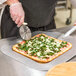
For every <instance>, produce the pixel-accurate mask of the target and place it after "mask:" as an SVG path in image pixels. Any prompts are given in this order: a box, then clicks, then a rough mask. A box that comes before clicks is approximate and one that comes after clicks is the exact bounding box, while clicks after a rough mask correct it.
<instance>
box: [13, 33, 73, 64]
mask: <svg viewBox="0 0 76 76" xmlns="http://www.w3.org/2000/svg"><path fill="white" fill-rule="evenodd" d="M38 35H40V34H38ZM43 35H45V34H43ZM36 36H37V35H35V36H34V37H36ZM45 36H47V35H45ZM34 37H32V38H34ZM48 37H50V36H48ZM50 38H53V37H50ZM53 39H56V38H53ZM56 40H58V39H56ZM58 41H60V42H61V41H62V40H58ZM68 43H69V42H68ZM69 44H70V47H69V48H67V49H66V50H65V51H61V52H59V53H57V54H55V55H54V56H52V57H50V58H49V59H46V60H44V59H39V58H36V57H34V56H30V55H28V54H25V53H23V52H21V51H19V50H17V49H16V46H17V45H18V44H15V45H14V46H13V47H12V49H13V51H15V52H17V53H19V54H22V55H24V56H26V57H28V58H30V59H32V60H35V61H37V62H40V63H47V62H50V61H52V60H53V59H55V58H57V57H58V56H60V55H62V54H64V53H65V52H67V51H68V50H70V49H71V48H72V44H71V43H69Z"/></svg>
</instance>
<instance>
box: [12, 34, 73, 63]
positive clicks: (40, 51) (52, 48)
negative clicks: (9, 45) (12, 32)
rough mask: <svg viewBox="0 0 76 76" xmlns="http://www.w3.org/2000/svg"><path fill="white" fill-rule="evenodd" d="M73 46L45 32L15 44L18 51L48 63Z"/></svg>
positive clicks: (14, 47)
mask: <svg viewBox="0 0 76 76" xmlns="http://www.w3.org/2000/svg"><path fill="white" fill-rule="evenodd" d="M71 48H72V44H71V43H69V42H66V41H61V40H58V39H56V38H53V37H50V36H47V35H45V34H38V35H36V36H34V37H32V38H31V39H30V40H25V41H22V42H21V43H18V44H15V45H14V46H13V51H16V52H18V53H20V54H22V55H24V56H26V57H29V58H30V59H33V60H35V61H37V62H41V63H47V62H50V61H52V60H53V59H55V58H57V57H58V56H60V55H62V54H63V53H65V52H66V51H68V50H69V49H71Z"/></svg>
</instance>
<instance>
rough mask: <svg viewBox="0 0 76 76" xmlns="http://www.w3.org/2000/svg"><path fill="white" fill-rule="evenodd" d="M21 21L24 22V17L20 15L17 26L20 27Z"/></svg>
mask: <svg viewBox="0 0 76 76" xmlns="http://www.w3.org/2000/svg"><path fill="white" fill-rule="evenodd" d="M23 22H24V18H23V17H22V18H21V19H20V21H19V23H18V25H17V26H18V27H20V26H21V25H22V24H23Z"/></svg>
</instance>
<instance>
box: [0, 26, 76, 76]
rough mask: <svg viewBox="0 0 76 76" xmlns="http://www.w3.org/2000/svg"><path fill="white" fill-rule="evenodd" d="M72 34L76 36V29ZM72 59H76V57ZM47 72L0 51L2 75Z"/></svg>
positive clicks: (31, 75) (35, 75) (38, 75)
mask: <svg viewBox="0 0 76 76" xmlns="http://www.w3.org/2000/svg"><path fill="white" fill-rule="evenodd" d="M71 27H72V26H68V27H64V28H59V29H55V30H51V31H55V32H56V31H57V32H61V33H65V32H66V31H67V30H69V29H71ZM49 31H50V30H49ZM71 36H73V37H76V31H75V32H74V33H73V34H72V35H71ZM72 60H73V61H76V57H74V59H72ZM46 72H47V71H39V70H34V69H30V68H28V67H27V66H25V65H24V64H21V63H20V62H18V61H16V60H14V59H12V58H10V57H8V56H6V55H4V54H3V53H2V52H0V76H45V74H46Z"/></svg>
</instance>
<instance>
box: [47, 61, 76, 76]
mask: <svg viewBox="0 0 76 76" xmlns="http://www.w3.org/2000/svg"><path fill="white" fill-rule="evenodd" d="M46 76H76V62H67V63H62V64H59V65H56V66H55V67H53V68H52V69H50V70H49V71H48V72H47V73H46Z"/></svg>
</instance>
